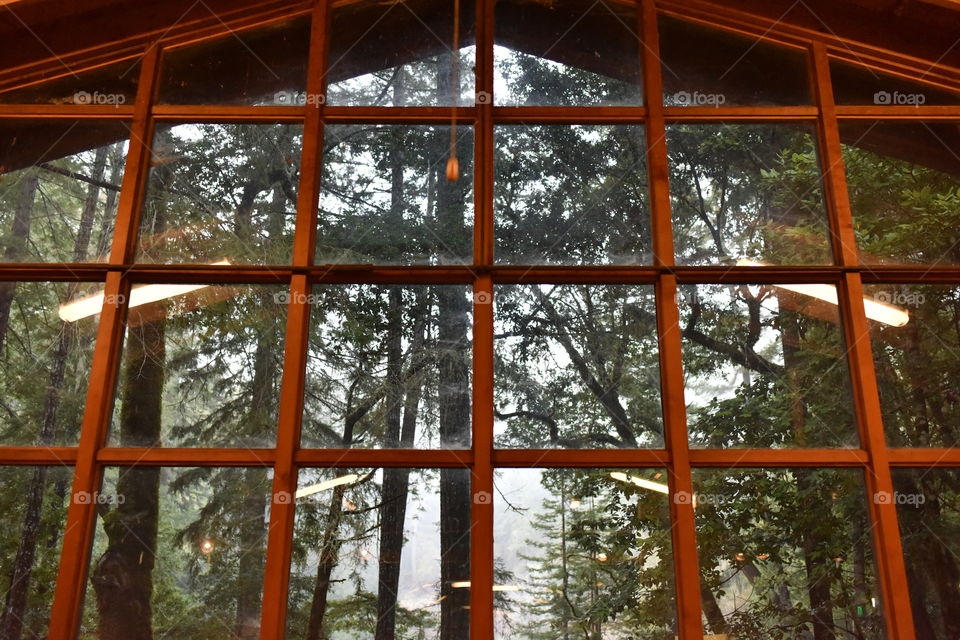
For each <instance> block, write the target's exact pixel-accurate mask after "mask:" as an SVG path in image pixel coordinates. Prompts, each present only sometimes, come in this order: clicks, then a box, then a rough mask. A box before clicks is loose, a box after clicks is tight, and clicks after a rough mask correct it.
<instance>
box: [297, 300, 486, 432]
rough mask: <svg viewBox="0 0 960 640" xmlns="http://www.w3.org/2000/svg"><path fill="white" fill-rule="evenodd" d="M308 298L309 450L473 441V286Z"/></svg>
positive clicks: (305, 425) (305, 421)
mask: <svg viewBox="0 0 960 640" xmlns="http://www.w3.org/2000/svg"><path fill="white" fill-rule="evenodd" d="M308 302H309V303H310V304H312V305H313V310H312V313H311V317H310V321H311V325H310V326H311V331H310V348H309V351H308V353H307V378H306V408H305V411H304V416H303V427H302V443H303V446H305V447H312V448H343V449H349V448H364V449H367V448H378V447H385V448H401V449H411V448H412V449H436V448H442V449H461V448H467V447H469V446H470V424H471V422H470V376H471V371H472V369H471V363H472V355H471V349H472V347H471V337H472V336H471V330H472V323H473V320H472V306H471V302H472V300H471V294H470V288H469V287H465V286H452V285H436V286H376V285H345V286H334V285H326V286H317V287H314V292H313V294H312V295H311V299H310V300H309V301H308Z"/></svg>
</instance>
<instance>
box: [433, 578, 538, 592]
mask: <svg viewBox="0 0 960 640" xmlns="http://www.w3.org/2000/svg"><path fill="white" fill-rule="evenodd" d="M450 587H451V588H453V589H469V588H470V581H469V580H460V581H458V582H451V583H450ZM520 589H521V587H519V586H517V585H515V584H495V585H493V590H494V591H520Z"/></svg>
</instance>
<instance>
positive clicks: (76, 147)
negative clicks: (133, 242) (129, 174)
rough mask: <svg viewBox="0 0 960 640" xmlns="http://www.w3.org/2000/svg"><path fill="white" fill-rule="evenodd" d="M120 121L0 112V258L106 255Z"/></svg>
mask: <svg viewBox="0 0 960 640" xmlns="http://www.w3.org/2000/svg"><path fill="white" fill-rule="evenodd" d="M129 137H130V130H129V129H128V128H127V123H125V122H122V121H114V120H110V121H107V120H93V121H89V120H70V121H67V120H8V119H3V120H0V262H106V261H107V254H108V253H109V251H110V243H111V240H112V239H113V224H114V217H115V216H116V209H117V199H118V198H119V195H120V184H121V182H122V179H123V167H124V162H125V160H126V155H127V139H128V138H129Z"/></svg>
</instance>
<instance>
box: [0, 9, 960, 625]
mask: <svg viewBox="0 0 960 640" xmlns="http://www.w3.org/2000/svg"><path fill="white" fill-rule="evenodd" d="M659 4H660V3H658V2H657V1H656V0H640V5H641V6H640V9H641V11H640V12H639V18H638V19H639V21H640V25H639V28H638V32H639V33H641V34H642V36H643V40H644V46H643V47H642V55H641V61H642V65H643V72H644V76H643V77H644V90H645V106H642V107H494V106H493V104H492V102H493V101H492V100H487V101H482V102H480V103H479V104H477V105H476V106H474V107H455V108H441V107H327V106H324V105H322V104H321V105H313V106H309V107H230V106H209V105H196V106H154V105H153V104H152V103H153V99H154V96H155V92H156V86H157V80H158V77H159V68H160V63H161V54H162V48H163V47H162V43H159V42H158V43H152V44H151V45H150V46H149V47H147V49H146V52H145V54H144V57H143V60H142V67H141V75H140V83H139V86H138V94H137V100H136V104H135V105H133V106H132V107H121V108H114V107H98V106H85V107H72V106H71V107H68V106H47V105H5V106H2V107H0V117H26V116H37V115H42V116H45V117H51V118H55V117H59V118H77V117H94V116H96V117H101V118H122V119H131V118H132V128H131V140H130V148H129V153H128V157H127V161H126V170H125V173H124V178H123V183H122V190H121V194H120V200H119V204H118V209H117V221H116V231H115V234H114V239H113V245H112V249H111V253H110V260H109V263H108V264H107V265H82V266H79V267H68V266H66V265H29V264H26V265H0V277H2V278H4V279H10V280H24V279H28V280H64V281H69V280H84V281H86V280H90V281H102V282H104V283H105V294H106V295H107V296H108V299H109V296H111V295H115V296H118V297H117V298H115V299H121V298H120V297H119V296H121V294H127V293H129V290H130V286H131V283H134V282H151V281H163V282H199V281H204V282H207V281H215V282H223V283H229V282H245V283H252V282H272V283H286V284H289V286H290V290H291V293H292V294H294V295H291V302H290V305H289V315H288V321H287V328H286V342H285V347H284V349H285V351H284V369H283V381H282V387H281V392H280V398H281V402H280V407H281V408H280V415H279V418H278V433H277V440H276V445H275V447H274V448H272V449H177V448H167V449H129V448H118V447H112V448H111V447H105V446H104V443H105V441H106V430H107V428H108V424H109V419H110V412H111V409H112V405H113V395H114V389H115V382H116V377H117V370H118V363H119V357H120V349H121V346H122V338H123V330H124V317H125V312H126V309H125V308H124V306H123V305H120V306H117V305H110V304H106V305H104V307H103V310H102V313H101V320H100V324H99V328H98V335H97V341H96V348H95V352H94V359H93V363H92V366H91V372H90V380H91V384H90V387H89V391H88V394H87V402H86V406H85V413H84V419H83V425H82V431H81V438H80V442H79V444H78V446H77V447H58V448H39V447H0V463H3V464H48V465H57V464H73V465H75V471H74V484H73V493H74V494H76V493H78V492H82V491H87V492H93V491H95V490H96V489H97V488H98V486H99V483H100V479H101V477H102V473H103V469H104V468H105V467H106V466H110V465H117V464H141V465H178V464H179V465H200V466H216V465H253V466H271V467H272V468H273V471H274V481H273V483H274V484H273V492H274V495H280V494H282V493H284V492H286V493H292V492H293V491H294V490H295V489H296V483H297V471H298V469H299V468H301V467H311V466H333V467H349V466H388V467H390V466H394V467H398V466H403V467H422V468H427V467H465V468H470V469H471V471H472V478H473V487H472V488H473V491H474V492H475V493H476V492H491V493H492V491H493V474H494V469H495V468H498V467H504V468H505V467H525V466H540V467H603V466H637V467H644V466H663V467H666V469H667V470H668V476H669V484H670V491H671V497H672V496H673V495H675V494H677V493H679V492H689V493H692V491H693V487H692V477H691V476H692V473H691V470H692V468H694V467H731V468H732V467H751V466H770V467H787V466H809V467H814V466H815V467H852V468H859V469H862V470H864V471H866V472H867V473H866V478H867V487H868V493H869V494H870V495H873V494H875V493H878V492H892V491H893V484H892V478H891V467H895V466H921V467H922V466H930V467H933V466H941V467H950V466H960V451H958V450H956V449H892V448H889V447H887V445H886V441H885V436H884V431H883V425H882V420H881V412H880V403H879V396H878V392H877V382H876V376H875V372H874V369H873V358H872V353H871V345H870V338H869V333H868V326H867V319H866V315H865V312H864V307H863V304H862V300H863V285H864V283H868V284H870V283H881V282H882V283H892V282H911V283H920V282H924V283H927V282H949V283H960V270H958V269H956V268H946V267H933V268H931V267H916V268H911V267H904V266H897V267H865V266H863V265H860V264H859V262H858V259H857V253H856V244H855V240H854V233H853V222H852V214H851V210H850V203H849V198H848V193H847V185H846V179H845V175H844V168H843V167H844V165H843V159H842V156H841V144H840V135H839V127H838V122H839V121H840V120H842V119H846V118H849V119H865V118H883V119H904V120H932V119H944V120H960V106H955V107H920V108H917V107H897V106H892V107H887V106H836V105H835V104H834V99H833V91H832V87H831V80H830V69H829V62H830V59H831V55H832V52H831V51H828V46H829V45H828V44H827V41H825V40H817V41H813V42H809V41H807V40H805V39H803V38H802V37H800V36H797V35H795V34H794V33H793V32H791V31H790V29H789V27H781V28H771V29H769V30H768V31H764V32H763V36H762V37H763V39H766V40H775V41H778V42H780V43H785V44H790V45H793V46H803V47H806V51H807V54H808V55H807V62H808V64H807V68H808V72H809V74H810V82H811V86H812V87H813V94H812V95H813V96H814V106H801V107H719V108H718V107H665V106H664V105H663V101H662V91H661V88H662V79H661V77H660V74H661V71H660V61H659V57H658V51H659V49H658V43H657V20H656V19H657V16H658V12H661V11H662V12H664V13H670V14H673V13H676V14H677V15H680V16H681V17H682V16H683V12H682V11H679V10H678V9H677V8H676V7H674V6H673V5H675V4H676V3H670V2H663V3H662V5H663V6H659ZM493 5H494V0H480V1H478V2H477V20H476V32H477V49H478V57H477V85H476V86H477V91H478V92H482V93H486V94H487V95H492V92H493V30H494V24H493V22H494V19H493V18H494V6H493ZM330 6H331V4H330V3H329V2H325V1H323V0H321V1H319V2H317V3H316V4H315V6H314V9H313V12H312V20H313V25H312V32H311V42H310V52H311V53H310V62H309V65H308V77H307V91H308V93H310V94H317V95H324V94H325V78H324V71H325V67H326V53H327V52H326V48H327V46H326V45H327V43H326V34H327V27H328V25H329V22H330V13H331V11H330ZM299 14H301V15H302V14H303V12H302V10H301V11H299ZM292 15H294V14H293V13H291V14H290V15H284V16H281V17H283V18H288V17H291V16H292ZM686 17H690V16H686ZM275 19H277V17H276V16H271V18H270V19H269V21H272V20H275ZM699 19H702V20H704V21H705V22H708V23H709V22H710V19H709V17H700V18H699ZM734 20H735V18H733V17H731V18H730V19H729V21H728V22H729V24H727V25H726V28H729V27H730V25H731V24H734V22H733V21H734ZM266 21H267V20H264V21H261V22H260V23H258V24H263V23H264V22H266ZM714 24H716V25H720V26H724V25H722V24H721V22H720V21H718V22H716V23H714ZM254 26H256V25H254ZM748 31H749V29H747V30H744V32H748ZM220 34H221V29H220V28H215V30H214V31H211V30H209V29H207V30H206V31H204V32H202V33H200V34H198V35H199V36H200V37H202V38H211V37H214V36H216V35H220ZM752 35H754V36H756V33H753V34H752ZM833 46H836V45H835V44H834V45H833ZM834 57H836V58H840V57H841V56H834ZM451 117H454V118H455V119H456V120H457V122H458V123H459V124H462V125H464V126H473V127H474V132H475V140H476V144H475V150H474V153H475V189H474V198H475V221H474V225H475V232H474V264H473V265H471V266H464V267H417V266H411V267H375V268H364V267H357V266H349V265H345V266H329V265H314V264H313V245H314V241H315V236H316V223H317V210H316V205H317V201H318V197H319V191H320V169H321V167H320V164H321V155H322V150H323V129H324V125H325V123H327V122H376V123H390V122H395V123H408V124H412V123H418V124H421V123H422V124H426V123H431V124H447V123H449V122H450V120H451ZM176 121H185V122H284V121H285V122H295V123H303V125H304V145H303V151H302V164H301V167H302V171H301V181H300V190H299V194H298V203H297V222H296V231H295V234H294V240H293V258H292V263H291V264H290V265H288V266H279V267H278V266H269V267H251V266H241V267H210V266H202V265H196V266H195V265H190V266H182V265H132V264H131V262H132V260H133V256H134V254H135V251H136V242H137V232H138V228H139V225H138V223H139V219H138V218H139V211H140V206H141V203H142V200H143V195H144V189H145V185H146V179H147V173H148V171H149V158H150V149H149V141H150V140H151V135H152V131H153V126H154V124H155V123H156V122H176ZM762 121H767V122H770V121H773V122H777V121H780V122H787V121H789V122H794V121H810V122H815V123H816V124H817V129H818V138H819V140H818V142H819V151H820V154H819V157H820V162H821V168H822V173H823V181H824V190H825V201H826V204H827V212H828V219H829V224H830V229H831V236H832V238H831V240H832V243H833V248H834V257H835V262H834V265H832V266H818V267H761V268H752V267H746V268H744V267H740V268H737V267H734V268H729V267H675V266H674V265H673V253H674V252H673V234H672V218H671V210H670V194H669V185H668V166H667V148H666V141H665V127H666V124H667V123H672V122H683V123H689V122H762ZM510 122H526V123H538V124H545V123H562V124H571V123H621V124H622V123H638V124H643V125H644V126H645V127H646V133H647V152H648V171H649V188H650V200H651V217H652V220H651V222H652V230H653V231H652V233H653V246H654V264H653V265H652V266H644V267H533V268H529V267H518V266H497V265H495V264H494V261H493V251H494V236H493V222H494V220H493V155H494V149H493V127H494V125H495V124H503V123H510ZM318 282H324V283H335V282H336V283H341V282H342V283H405V284H427V283H461V284H471V285H473V287H474V293H475V294H488V295H489V296H492V295H493V294H494V293H495V289H496V285H498V284H506V283H520V282H523V283H564V282H577V283H596V284H601V283H634V284H638V283H646V284H655V285H656V287H655V290H656V304H657V327H658V337H659V346H660V367H661V387H662V398H663V400H662V401H663V409H664V425H665V436H666V438H665V439H666V447H665V449H662V450H601V451H594V450H542V451H541V450H495V449H494V446H493V423H494V416H493V402H494V395H493V394H494V389H493V322H494V314H493V305H492V304H484V303H476V304H475V305H474V310H473V312H474V329H473V332H474V333H473V345H474V349H473V386H472V396H473V397H472V407H473V409H472V411H473V416H472V418H473V439H472V442H473V444H472V448H471V449H469V450H465V451H418V450H353V449H351V450H331V449H325V450H311V449H301V448H300V447H299V440H300V438H299V435H300V422H301V419H302V412H303V388H304V378H305V367H306V356H307V341H308V332H309V314H310V308H309V304H306V303H304V302H303V301H304V300H305V299H306V295H305V294H307V293H309V291H310V288H311V286H312V284H314V283H318ZM715 282H716V283H721V282H722V283H747V282H749V283H774V282H778V283H782V282H827V283H834V284H836V285H837V286H838V290H839V297H840V306H841V309H842V312H841V316H842V318H843V329H844V334H845V336H846V342H847V344H848V345H849V348H848V354H847V356H848V361H849V365H850V372H851V377H852V392H853V396H854V407H855V412H856V416H857V422H858V424H859V429H860V440H861V448H860V449H849V450H847V449H804V450H761V449H746V450H736V451H729V450H709V449H694V450H691V449H690V447H689V444H688V438H687V429H686V415H685V414H686V408H685V404H684V400H683V398H684V395H683V394H684V389H683V371H682V362H681V337H680V329H679V312H678V306H677V303H676V298H675V295H676V291H677V285H678V284H703V283H715ZM297 294H303V295H297ZM475 299H478V300H479V299H482V296H475ZM486 299H490V298H489V297H488V298H486ZM870 502H871V504H870V514H871V521H872V523H873V525H874V527H873V530H874V546H875V549H876V560H877V565H878V578H879V583H880V588H881V593H882V598H883V602H884V611H885V614H886V623H887V631H888V634H889V637H891V638H895V639H897V640H912V639H913V638H914V631H913V627H912V616H911V611H910V598H909V594H908V592H907V579H906V571H905V567H904V559H903V553H902V545H901V541H900V534H899V529H898V526H897V514H896V506H895V504H893V503H892V502H883V503H881V504H877V503H876V501H873V500H871V501H870ZM670 509H671V518H672V524H673V531H672V535H673V546H674V558H675V577H676V600H677V610H678V621H679V630H680V638H682V639H683V640H692V639H697V640H700V639H702V637H703V630H702V626H701V622H700V620H701V609H700V584H699V567H698V563H697V546H696V535H695V524H694V510H693V505H692V504H690V503H689V502H687V503H683V504H681V503H678V502H677V501H675V500H671V504H670ZM96 517H97V516H96V511H95V505H93V504H89V503H80V502H76V501H74V502H73V503H72V504H71V505H70V508H69V511H68V516H67V525H66V530H65V535H64V543H63V552H62V556H61V561H60V572H59V577H58V581H57V585H56V591H55V599H54V605H53V611H52V616H51V627H50V635H51V637H56V638H68V637H74V636H75V635H76V632H77V628H78V624H79V616H80V607H81V604H82V598H83V591H84V585H85V583H86V577H87V576H86V569H87V564H88V561H89V554H90V547H91V542H92V539H93V532H94V527H95V524H96ZM471 517H472V540H471V558H472V569H471V574H472V575H471V579H472V584H473V588H472V589H471V610H472V615H471V628H472V634H473V637H475V638H490V637H493V598H492V586H493V509H492V506H491V505H490V504H477V503H476V502H475V503H474V505H473V507H472V516H471ZM293 519H294V508H293V505H292V504H291V503H283V502H278V501H276V500H275V501H274V504H273V506H272V510H271V517H270V531H269V539H268V546H267V556H266V569H265V583H264V590H263V601H264V603H266V604H267V605H268V606H264V607H263V609H262V611H263V613H262V616H263V617H262V621H261V632H260V633H261V638H278V637H282V636H283V634H284V627H285V613H286V605H287V595H286V592H287V585H288V579H289V561H290V553H291V544H292V532H293Z"/></svg>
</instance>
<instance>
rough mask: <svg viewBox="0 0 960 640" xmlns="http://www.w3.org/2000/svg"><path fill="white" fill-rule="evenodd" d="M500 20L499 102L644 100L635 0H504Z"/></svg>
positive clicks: (576, 103) (613, 102)
mask: <svg viewBox="0 0 960 640" xmlns="http://www.w3.org/2000/svg"><path fill="white" fill-rule="evenodd" d="M496 21H497V28H496V33H495V35H496V45H498V46H496V47H495V48H494V54H493V55H494V73H495V76H494V101H495V103H496V104H498V105H524V106H613V105H634V106H639V105H640V104H641V103H642V102H643V90H642V84H643V82H642V77H641V63H640V37H639V35H638V34H637V28H638V18H637V13H636V9H635V8H634V7H633V6H631V5H629V4H626V3H617V2H611V1H609V0H597V1H595V2H590V1H587V0H566V1H565V2H560V3H545V2H538V1H536V0H500V1H499V2H497V4H496ZM531 25H536V28H535V29H532V28H531Z"/></svg>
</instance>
